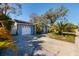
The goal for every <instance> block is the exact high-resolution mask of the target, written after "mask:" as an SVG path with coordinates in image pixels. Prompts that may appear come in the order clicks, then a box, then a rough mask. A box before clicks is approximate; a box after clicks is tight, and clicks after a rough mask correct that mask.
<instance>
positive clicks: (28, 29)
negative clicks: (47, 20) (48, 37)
mask: <svg viewBox="0 0 79 59" xmlns="http://www.w3.org/2000/svg"><path fill="white" fill-rule="evenodd" d="M13 22H14V23H13V25H12V28H11V29H12V30H11V33H12V34H13V35H25V34H29V35H32V34H36V28H35V25H34V24H32V23H30V22H26V21H21V20H14V21H13ZM47 28H48V27H47V26H43V33H46V32H48V29H47Z"/></svg>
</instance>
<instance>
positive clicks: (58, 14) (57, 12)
mask: <svg viewBox="0 0 79 59" xmlns="http://www.w3.org/2000/svg"><path fill="white" fill-rule="evenodd" d="M67 12H68V9H67V8H65V7H63V6H62V7H60V8H57V9H49V10H48V11H47V12H46V13H45V14H44V15H43V18H44V20H45V21H47V20H49V21H50V25H53V24H54V22H56V20H59V19H60V20H61V18H65V16H66V14H67Z"/></svg>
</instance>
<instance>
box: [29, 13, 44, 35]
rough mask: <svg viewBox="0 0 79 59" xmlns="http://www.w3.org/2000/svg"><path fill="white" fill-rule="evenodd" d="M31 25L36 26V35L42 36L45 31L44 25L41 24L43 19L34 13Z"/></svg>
mask: <svg viewBox="0 0 79 59" xmlns="http://www.w3.org/2000/svg"><path fill="white" fill-rule="evenodd" d="M30 21H31V23H33V24H34V25H35V29H36V33H37V34H40V33H42V31H43V24H42V22H41V17H40V16H38V15H37V14H35V13H33V14H32V15H31V20H30Z"/></svg>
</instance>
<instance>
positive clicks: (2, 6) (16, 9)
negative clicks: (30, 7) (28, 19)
mask: <svg viewBox="0 0 79 59" xmlns="http://www.w3.org/2000/svg"><path fill="white" fill-rule="evenodd" d="M0 13H1V14H5V15H10V14H17V15H19V14H21V4H19V3H12V4H10V3H0Z"/></svg>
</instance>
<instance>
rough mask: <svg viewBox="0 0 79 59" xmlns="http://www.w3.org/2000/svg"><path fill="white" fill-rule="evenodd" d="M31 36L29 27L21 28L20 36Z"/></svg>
mask: <svg viewBox="0 0 79 59" xmlns="http://www.w3.org/2000/svg"><path fill="white" fill-rule="evenodd" d="M24 34H31V27H22V35H24Z"/></svg>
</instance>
